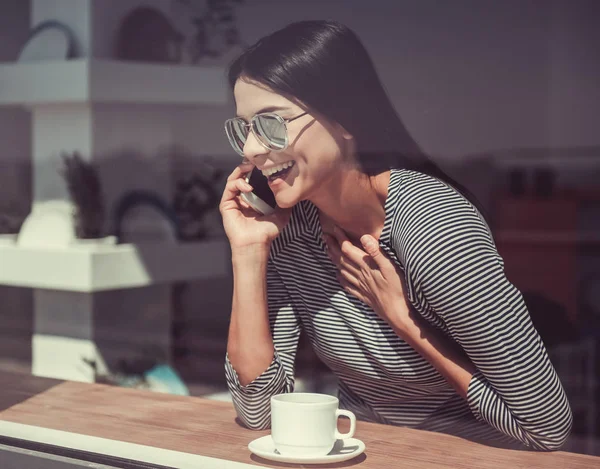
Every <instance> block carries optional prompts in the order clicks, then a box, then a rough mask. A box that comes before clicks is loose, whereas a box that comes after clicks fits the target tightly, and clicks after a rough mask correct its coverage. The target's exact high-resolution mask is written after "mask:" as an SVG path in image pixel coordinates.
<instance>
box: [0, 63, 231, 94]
mask: <svg viewBox="0 0 600 469" xmlns="http://www.w3.org/2000/svg"><path fill="white" fill-rule="evenodd" d="M227 102H228V89H227V79H226V73H225V70H224V69H222V68H218V67H200V66H190V65H169V64H147V63H138V62H125V61H117V60H100V59H74V60H64V61H45V62H36V63H2V64H0V106H14V105H24V106H34V105H43V104H58V103H65V104H66V103H137V104H144V103H145V104H171V105H200V104H226V103H227Z"/></svg>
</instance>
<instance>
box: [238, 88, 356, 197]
mask: <svg viewBox="0 0 600 469" xmlns="http://www.w3.org/2000/svg"><path fill="white" fill-rule="evenodd" d="M234 96H235V102H236V108H237V115H238V116H239V117H242V118H243V119H245V120H246V122H250V119H252V117H253V116H254V115H256V114H258V113H261V112H267V111H268V112H275V113H276V114H278V115H279V116H281V117H282V118H284V119H292V118H294V117H296V116H299V115H301V114H303V113H305V112H307V111H308V114H306V115H304V116H302V117H299V118H298V119H295V120H293V121H292V122H289V123H288V124H287V130H288V140H289V144H288V147H287V148H286V149H285V150H283V151H277V152H276V151H270V150H268V149H267V148H265V147H264V146H263V145H262V144H261V143H260V142H259V141H258V140H257V139H256V137H255V136H254V134H253V133H252V132H250V133H249V134H248V138H247V140H246V143H245V145H244V156H245V157H246V158H248V160H250V161H251V162H252V163H253V164H254V165H255V166H257V167H258V168H259V169H260V170H262V171H263V174H265V175H267V176H268V175H270V174H271V173H272V172H273V171H278V172H280V174H281V177H275V178H273V177H271V178H270V181H269V186H270V187H271V190H272V191H273V193H274V194H275V199H276V201H277V205H278V206H280V207H282V208H289V207H293V206H294V205H296V204H297V203H298V202H300V201H302V200H307V199H308V200H311V199H314V198H315V196H316V195H317V194H318V191H319V188H320V187H324V186H326V184H327V181H328V180H330V179H331V178H332V177H335V175H336V174H338V173H339V172H340V170H341V169H342V168H343V167H344V164H345V163H346V162H347V161H348V159H349V157H348V154H349V149H350V148H351V146H352V145H351V140H352V137H351V136H350V135H349V134H348V133H347V132H345V131H344V129H343V128H341V126H340V125H338V124H336V123H331V122H329V121H328V120H327V119H325V118H323V117H322V116H320V115H319V114H317V113H314V112H312V111H311V110H310V109H308V110H307V109H303V108H302V107H300V105H298V104H297V103H295V102H293V101H291V100H289V99H287V98H285V97H284V96H281V95H279V94H277V93H275V92H273V91H272V90H270V89H268V88H267V87H265V86H263V85H261V84H258V83H255V82H252V81H249V80H246V79H239V80H238V81H237V82H236V84H235V87H234ZM275 175H277V173H276V174H275Z"/></svg>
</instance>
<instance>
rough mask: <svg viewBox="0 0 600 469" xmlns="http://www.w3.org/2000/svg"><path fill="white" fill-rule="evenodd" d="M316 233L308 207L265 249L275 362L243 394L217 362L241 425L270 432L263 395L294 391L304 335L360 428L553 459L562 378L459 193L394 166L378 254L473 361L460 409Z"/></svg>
mask: <svg viewBox="0 0 600 469" xmlns="http://www.w3.org/2000/svg"><path fill="white" fill-rule="evenodd" d="M321 235H322V231H321V225H320V221H319V213H318V209H317V208H316V206H315V205H313V204H312V203H311V202H308V201H303V202H300V203H299V204H297V205H296V206H295V207H294V209H293V213H292V217H291V220H290V222H289V223H288V225H287V226H286V228H285V229H284V230H283V231H282V233H281V234H280V236H279V237H278V238H277V239H276V240H275V241H274V242H273V244H272V246H271V252H270V256H269V264H268V269H267V297H268V310H269V320H270V325H271V331H272V334H273V341H274V345H275V354H274V358H273V361H272V363H271V364H270V366H269V367H268V369H267V370H265V371H264V372H263V373H262V374H261V375H260V376H258V377H257V378H256V379H255V380H254V381H253V382H251V383H249V384H247V385H245V386H242V385H241V384H240V382H239V380H238V376H237V374H236V372H235V370H234V369H233V367H232V365H231V363H230V362H229V359H228V357H226V359H225V373H226V379H227V383H228V386H229V390H230V391H231V394H232V399H233V403H234V406H235V408H236V411H237V414H238V416H239V417H240V419H241V420H242V422H244V423H245V424H246V425H247V426H249V427H250V428H255V429H265V428H268V427H269V425H270V397H271V396H272V395H274V394H278V393H282V392H292V391H293V389H294V358H295V353H296V348H297V344H298V338H299V336H300V332H301V331H303V332H304V333H305V334H307V337H308V339H309V341H310V343H311V344H312V347H313V349H314V351H315V352H316V354H317V356H318V357H319V358H320V359H321V360H322V361H323V363H324V364H325V365H327V366H328V367H329V368H330V369H331V371H332V372H333V373H334V374H335V375H336V377H337V379H338V383H339V398H340V407H342V408H346V409H350V410H352V411H353V412H354V413H355V414H356V415H357V418H359V419H362V420H366V421H373V422H379V423H385V424H393V425H403V426H407V427H412V428H419V429H425V430H431V431H440V432H446V433H451V434H455V435H458V436H462V437H465V438H469V439H473V440H476V441H482V442H489V443H493V444H499V445H501V446H517V447H523V446H525V447H529V448H532V449H539V450H552V449H557V448H559V447H560V446H561V445H562V444H563V443H564V442H565V440H566V438H567V437H568V435H569V433H570V430H571V426H572V414H571V409H570V407H569V403H568V401H567V398H566V396H565V393H564V391H563V388H562V386H561V383H560V381H559V379H558V377H557V374H556V372H555V370H554V368H553V367H552V365H551V363H550V360H549V358H548V355H547V353H546V349H545V347H544V344H543V342H542V340H541V338H540V336H539V335H538V333H537V331H536V330H535V328H534V327H533V325H532V322H531V320H530V317H529V313H528V311H527V308H526V306H525V303H524V301H523V298H522V296H521V294H520V292H519V291H518V290H517V289H516V288H515V287H514V286H513V285H512V284H511V283H510V282H509V281H508V280H507V279H506V277H505V275H504V269H503V261H502V258H501V257H500V256H499V254H498V252H497V249H496V247H495V245H494V241H493V238H492V235H491V233H490V230H489V228H488V226H487V225H486V223H485V221H484V220H483V218H482V217H481V215H480V214H479V212H478V211H477V210H476V209H475V208H474V206H473V205H472V204H471V203H470V202H469V201H467V200H466V199H465V198H464V197H463V196H462V195H461V194H460V193H458V192H457V191H456V190H454V189H453V188H452V187H450V186H449V185H447V184H445V183H443V182H441V181H439V180H438V179H435V178H433V177H431V176H428V175H425V174H422V173H419V172H415V171H409V170H401V169H394V170H392V171H391V174H390V182H389V186H388V195H387V199H386V202H385V221H384V226H383V231H382V233H381V236H380V239H379V245H380V247H381V249H382V250H383V251H384V252H385V253H386V254H387V255H388V257H390V258H391V259H392V260H393V261H394V262H395V263H396V265H397V266H398V267H399V269H400V270H401V271H402V272H403V275H404V276H405V280H406V291H405V295H406V297H407V298H408V300H409V302H410V304H411V306H412V307H413V308H414V310H415V311H416V312H418V313H419V314H420V315H421V316H422V317H423V318H425V319H426V320H427V321H428V322H429V323H430V324H432V325H433V326H434V327H435V328H437V329H439V330H440V331H443V333H445V334H447V335H448V336H449V337H450V338H452V339H453V340H454V341H455V342H456V343H457V344H458V345H459V346H460V347H461V348H462V349H463V350H464V352H465V353H466V355H467V356H468V358H469V359H470V361H471V362H472V363H473V364H474V365H475V367H476V369H477V371H476V372H475V373H474V375H473V377H472V379H471V381H470V383H469V387H468V391H467V399H466V400H465V399H463V398H462V397H461V396H459V395H458V394H457V393H456V391H455V390H454V389H453V388H452V387H451V386H450V384H449V383H448V382H447V381H446V379H445V378H444V377H443V376H442V375H441V374H440V373H439V372H438V371H437V370H436V369H435V368H434V367H433V366H432V365H431V364H430V363H429V362H428V361H427V360H426V359H425V358H423V357H422V356H421V355H420V354H419V353H417V352H416V351H415V350H414V349H413V348H411V347H410V346H409V345H408V344H407V343H406V342H405V341H404V340H403V339H401V338H400V337H399V336H398V335H396V333H395V332H394V331H393V329H392V328H391V327H390V326H389V325H388V323H387V322H385V321H384V320H383V319H381V318H380V317H379V316H378V315H377V314H376V313H375V312H374V311H373V310H372V309H371V308H370V307H369V306H367V305H366V304H364V303H362V302H361V301H360V300H358V299H357V298H355V297H353V296H352V295H350V294H348V293H346V292H345V291H344V290H343V289H342V287H341V286H340V284H339V283H338V281H337V280H336V267H335V265H334V264H333V263H332V262H331V261H330V259H329V257H328V255H327V252H326V246H325V244H324V242H323V240H322V238H321Z"/></svg>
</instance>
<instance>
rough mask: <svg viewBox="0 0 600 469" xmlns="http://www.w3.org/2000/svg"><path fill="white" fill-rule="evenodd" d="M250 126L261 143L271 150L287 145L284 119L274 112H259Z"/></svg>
mask: <svg viewBox="0 0 600 469" xmlns="http://www.w3.org/2000/svg"><path fill="white" fill-rule="evenodd" d="M252 126H253V127H252V128H253V130H254V133H255V135H256V137H257V138H258V139H259V140H260V141H261V143H262V144H263V145H264V146H265V147H267V148H269V149H271V150H276V151H277V150H284V149H285V148H286V147H287V143H288V140H287V130H286V128H285V122H284V120H283V119H282V118H281V117H279V116H278V115H275V114H259V115H257V116H256V117H255V118H254V119H253V120H252Z"/></svg>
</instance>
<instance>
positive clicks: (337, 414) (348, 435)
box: [335, 409, 356, 440]
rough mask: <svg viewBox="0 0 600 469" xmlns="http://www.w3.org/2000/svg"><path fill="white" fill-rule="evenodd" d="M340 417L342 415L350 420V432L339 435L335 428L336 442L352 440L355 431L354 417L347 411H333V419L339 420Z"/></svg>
mask: <svg viewBox="0 0 600 469" xmlns="http://www.w3.org/2000/svg"><path fill="white" fill-rule="evenodd" d="M340 415H344V416H345V417H348V418H349V419H350V431H349V432H348V433H340V432H339V431H338V429H337V426H336V429H335V438H336V440H345V439H346V438H352V437H353V436H354V432H355V431H356V416H355V415H354V414H353V413H352V412H350V411H349V410H343V409H337V410H336V411H335V418H336V419H338V418H340Z"/></svg>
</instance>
